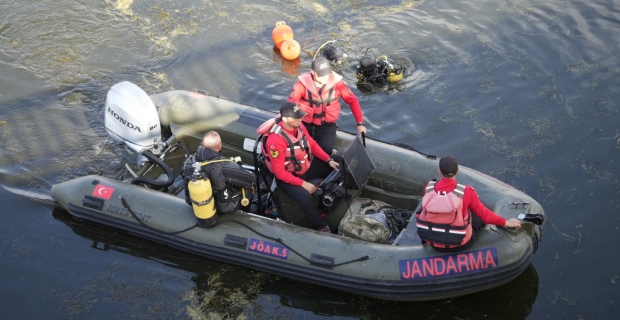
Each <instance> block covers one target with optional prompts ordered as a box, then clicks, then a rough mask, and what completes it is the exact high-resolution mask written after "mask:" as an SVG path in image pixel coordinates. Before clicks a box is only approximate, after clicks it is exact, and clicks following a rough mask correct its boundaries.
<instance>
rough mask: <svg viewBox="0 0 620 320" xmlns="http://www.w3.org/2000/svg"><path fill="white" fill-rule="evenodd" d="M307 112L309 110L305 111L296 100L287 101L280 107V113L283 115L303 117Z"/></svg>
mask: <svg viewBox="0 0 620 320" xmlns="http://www.w3.org/2000/svg"><path fill="white" fill-rule="evenodd" d="M306 113H307V112H303V111H302V110H301V108H300V107H299V106H298V105H297V104H296V103H295V102H285V103H284V104H283V105H282V106H281V107H280V115H281V116H282V117H290V118H294V119H301V118H303V117H304V116H305V115H306Z"/></svg>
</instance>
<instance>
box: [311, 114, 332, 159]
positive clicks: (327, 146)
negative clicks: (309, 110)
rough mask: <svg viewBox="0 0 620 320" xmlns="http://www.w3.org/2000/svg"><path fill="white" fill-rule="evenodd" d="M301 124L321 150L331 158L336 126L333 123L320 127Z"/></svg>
mask: <svg viewBox="0 0 620 320" xmlns="http://www.w3.org/2000/svg"><path fill="white" fill-rule="evenodd" d="M303 124H304V126H306V130H308V133H310V136H311V137H312V138H313V139H314V140H316V142H317V143H318V144H319V146H321V149H323V151H325V153H327V154H328V155H330V156H331V155H332V152H333V151H334V144H335V143H336V130H338V126H336V124H335V123H326V124H324V125H322V126H317V125H315V124H308V123H305V122H304V123H303Z"/></svg>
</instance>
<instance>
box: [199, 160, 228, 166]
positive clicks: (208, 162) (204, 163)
mask: <svg viewBox="0 0 620 320" xmlns="http://www.w3.org/2000/svg"><path fill="white" fill-rule="evenodd" d="M217 162H235V161H234V160H231V159H219V160H213V161H205V162H201V163H200V166H201V167H202V166H206V165H208V164H212V163H217Z"/></svg>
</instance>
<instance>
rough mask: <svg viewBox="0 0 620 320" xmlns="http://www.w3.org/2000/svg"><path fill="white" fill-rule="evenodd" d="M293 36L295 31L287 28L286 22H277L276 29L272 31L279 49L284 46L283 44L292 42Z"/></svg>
mask: <svg viewBox="0 0 620 320" xmlns="http://www.w3.org/2000/svg"><path fill="white" fill-rule="evenodd" d="M293 36H294V34H293V29H291V27H289V26H287V25H286V23H285V22H284V21H279V22H276V27H275V28H273V31H271V39H273V43H274V44H275V45H276V47H278V48H280V47H281V46H282V42H284V41H286V40H292V39H293Z"/></svg>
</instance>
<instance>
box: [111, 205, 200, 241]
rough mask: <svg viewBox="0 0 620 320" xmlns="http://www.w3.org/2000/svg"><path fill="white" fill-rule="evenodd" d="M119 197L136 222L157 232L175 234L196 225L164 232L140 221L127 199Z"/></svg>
mask: <svg viewBox="0 0 620 320" xmlns="http://www.w3.org/2000/svg"><path fill="white" fill-rule="evenodd" d="M119 198H120V200H121V202H122V203H123V207H125V209H127V211H129V213H131V215H132V216H133V217H134V218H135V219H136V220H138V222H140V224H142V225H143V226H145V227H147V228H149V229H151V230H155V231H157V232H161V233H165V234H169V235H175V234H179V233H183V232H185V231H188V230H191V229H194V228H195V227H196V226H197V225H198V224H194V225H193V226H191V227H189V228H185V229H183V230H179V231H175V232H166V231H163V230H159V229H157V228H153V227H151V226H149V225H148V224H146V223H144V222H142V220H140V218H138V216H137V215H136V214H135V213H134V212H133V210H131V207H130V206H129V204H128V203H127V201H126V200H125V198H124V197H119Z"/></svg>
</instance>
